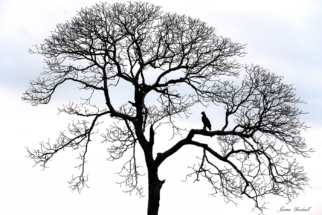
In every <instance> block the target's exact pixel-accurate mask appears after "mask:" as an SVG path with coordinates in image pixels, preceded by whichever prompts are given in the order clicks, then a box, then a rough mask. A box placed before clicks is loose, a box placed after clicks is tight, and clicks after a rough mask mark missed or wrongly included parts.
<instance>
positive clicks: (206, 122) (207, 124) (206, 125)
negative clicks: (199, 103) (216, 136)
mask: <svg viewBox="0 0 322 215" xmlns="http://www.w3.org/2000/svg"><path fill="white" fill-rule="evenodd" d="M201 114H202V117H201V120H202V122H203V129H202V130H206V128H208V129H209V131H211V124H210V121H209V119H208V118H207V116H206V114H205V112H203V111H202V112H201Z"/></svg>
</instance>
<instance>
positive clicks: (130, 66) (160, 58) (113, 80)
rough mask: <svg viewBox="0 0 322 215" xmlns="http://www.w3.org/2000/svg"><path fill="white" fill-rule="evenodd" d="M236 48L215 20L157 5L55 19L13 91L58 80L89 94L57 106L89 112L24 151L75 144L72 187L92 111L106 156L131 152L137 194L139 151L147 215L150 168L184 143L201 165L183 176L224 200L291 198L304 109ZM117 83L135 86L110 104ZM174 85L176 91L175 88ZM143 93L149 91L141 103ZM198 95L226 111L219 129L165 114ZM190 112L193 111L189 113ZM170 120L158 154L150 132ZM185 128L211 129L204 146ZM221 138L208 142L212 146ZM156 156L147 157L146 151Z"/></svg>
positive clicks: (151, 200) (183, 109)
mask: <svg viewBox="0 0 322 215" xmlns="http://www.w3.org/2000/svg"><path fill="white" fill-rule="evenodd" d="M244 48H245V47H244V45H241V44H239V43H234V42H232V41H231V40H230V39H228V38H225V37H222V36H218V35H217V34H216V33H215V30H214V28H213V27H209V26H207V25H206V23H204V22H202V21H200V20H198V19H193V18H191V17H188V16H182V15H178V14H172V13H165V12H162V11H161V10H160V7H159V6H155V5H152V4H149V3H142V2H128V3H125V4H120V3H115V4H111V5H110V4H105V3H100V4H96V5H95V6H93V7H91V8H84V9H81V10H80V11H79V12H78V14H77V16H76V17H74V18H72V20H71V21H70V22H66V23H64V24H58V25H57V28H56V30H55V31H54V32H53V33H52V35H51V36H50V37H49V38H48V39H46V40H45V41H44V43H43V44H41V45H39V46H36V48H35V50H30V53H32V54H41V55H42V56H44V57H45V63H46V64H47V69H45V71H44V72H43V73H42V76H41V77H40V78H38V79H37V80H35V81H31V83H30V88H29V89H28V90H27V91H26V92H25V94H24V96H23V100H25V101H28V102H30V103H31V104H32V105H38V104H48V103H49V101H50V99H51V97H52V95H53V94H54V92H55V90H56V89H57V87H59V86H60V85H62V84H63V83H65V82H66V81H73V82H76V83H79V84H80V85H81V89H84V90H88V91H90V92H91V94H90V96H89V97H88V98H87V99H86V101H85V102H84V103H82V104H79V105H74V104H72V103H71V104H69V105H67V106H64V107H63V108H61V109H59V110H60V112H65V113H67V114H70V115H76V116H78V117H80V118H84V117H87V119H91V120H90V121H87V120H79V121H74V122H73V123H72V124H71V125H70V126H69V128H68V131H67V132H61V133H60V136H59V137H58V138H57V140H56V142H55V143H50V142H42V143H41V148H40V149H37V150H29V149H28V153H29V157H30V158H31V159H33V160H34V161H35V163H36V164H39V165H40V166H42V167H44V168H45V167H46V164H47V162H48V161H49V160H50V159H51V158H52V157H53V156H54V155H55V154H56V153H58V152H59V151H61V150H63V149H65V148H68V147H69V148H72V149H74V150H79V151H80V156H79V159H80V161H81V162H80V164H79V166H78V168H79V170H80V174H79V175H78V176H77V177H73V178H72V180H71V182H70V184H71V188H72V189H73V190H78V191H81V190H82V189H83V188H84V187H85V186H86V182H87V179H88V178H87V176H86V175H85V169H84V168H85V163H86V153H87V149H88V145H89V143H90V141H91V138H92V135H93V133H95V132H94V128H95V127H97V126H98V124H99V121H98V119H102V118H104V117H107V116H110V117H112V118H113V120H118V121H117V123H112V124H111V126H110V127H109V128H108V129H107V132H106V133H104V134H101V136H102V137H103V141H106V142H108V143H112V144H114V145H112V146H110V148H109V153H110V159H111V160H116V159H119V158H122V156H123V154H124V153H132V156H131V158H130V160H128V161H127V162H126V163H125V164H124V166H123V168H122V171H121V174H122V175H123V176H124V181H123V183H124V184H125V185H127V186H128V187H129V190H128V191H129V192H133V191H134V192H137V193H138V194H139V195H142V187H140V186H139V184H138V179H139V176H140V175H141V173H140V172H139V171H138V167H139V166H138V164H137V157H136V150H137V149H138V148H141V149H142V150H143V152H144V158H145V162H146V167H147V173H148V174H147V177H148V182H149V186H148V212H147V213H148V215H156V214H158V209H159V201H160V190H161V188H162V185H163V184H164V180H160V179H159V177H158V169H159V167H160V166H161V165H162V163H163V162H164V161H165V160H167V159H168V158H169V157H170V156H172V155H174V154H175V153H176V152H177V151H178V150H180V149H181V148H182V147H183V146H185V145H193V146H195V147H197V148H201V151H202V157H200V163H198V164H195V165H194V166H193V167H191V169H192V172H190V173H189V174H188V175H187V176H188V177H191V176H193V177H195V180H197V181H198V180H199V179H200V178H201V177H204V178H206V179H207V181H208V182H209V183H210V184H211V186H212V187H213V189H214V191H215V192H214V195H215V194H217V193H221V194H222V195H223V196H224V199H225V200H226V201H233V202H234V201H235V199H236V198H241V197H242V196H247V197H248V198H250V199H252V200H254V203H255V207H257V208H259V209H260V210H262V209H263V208H264V205H263V203H262V201H261V199H262V197H264V196H265V195H268V194H273V195H277V196H282V197H286V198H288V199H289V200H291V199H292V198H294V197H296V196H297V195H298V193H299V191H301V190H303V189H304V188H305V186H306V185H307V182H308V178H307V176H306V174H305V173H304V172H303V167H301V166H299V164H298V163H297V162H296V160H295V159H294V156H295V155H301V156H304V157H309V152H311V151H313V150H311V149H307V146H306V144H305V142H304V139H303V138H302V137H301V134H300V132H301V130H303V129H306V128H307V126H306V125H305V124H304V123H302V122H301V121H300V120H299V116H300V115H301V114H304V113H303V112H302V111H301V110H299V109H298V108H297V107H296V104H298V103H302V102H303V101H301V100H300V99H299V98H297V97H296V95H295V93H294V88H293V87H292V86H289V85H286V84H283V83H282V78H281V77H279V76H277V75H275V74H273V73H270V72H268V71H266V70H265V69H262V68H261V67H259V66H243V65H241V64H239V63H238V62H237V61H236V60H235V58H236V57H241V56H244V54H245V53H244ZM240 70H244V71H245V74H246V75H245V78H244V79H243V81H242V83H241V85H240V86H237V85H234V84H233V83H232V82H230V81H228V80H227V81H223V79H222V77H224V76H236V77H238V75H239V73H240ZM120 81H125V82H128V83H130V84H131V85H132V86H133V89H134V90H133V91H130V92H129V93H133V100H132V101H128V102H127V103H126V104H124V105H122V106H121V107H118V108H117V107H115V104H113V101H112V100H111V95H110V90H111V88H115V87H116V88H117V87H119V82H120ZM180 87H184V88H185V92H186V93H185V94H183V93H179V91H178V90H179V89H180ZM94 92H102V95H103V99H104V101H105V103H106V106H105V107H104V108H101V107H97V106H95V104H91V96H92V94H93V93H94ZM148 94H154V95H155V98H157V99H156V100H155V102H154V104H153V105H148V104H147V103H146V98H147V95H148ZM198 103H201V104H202V105H204V106H208V105H210V104H216V105H221V107H223V108H225V110H226V112H225V121H224V123H223V125H222V127H221V128H219V129H218V128H217V129H218V130H212V131H207V130H205V129H192V130H190V131H185V128H182V127H179V126H178V125H177V124H176V122H174V120H173V119H174V117H176V116H178V115H184V116H187V117H188V116H189V114H190V113H189V110H190V108H191V107H193V106H194V105H196V104H198ZM198 114H199V113H198ZM163 126H168V127H169V126H170V127H171V128H172V131H173V136H177V135H178V134H180V135H184V136H182V139H181V140H180V141H178V142H176V143H174V144H173V146H172V147H171V148H169V149H168V150H166V151H164V152H159V153H154V152H153V147H154V144H155V143H157V142H158V141H157V138H156V137H155V131H156V130H157V129H159V128H160V127H163ZM195 135H201V136H209V137H214V136H216V137H217V143H212V145H208V144H206V143H202V142H198V141H196V140H194V136H195ZM215 144H217V146H218V144H219V145H220V148H221V150H220V151H218V150H217V151H216V150H214V148H213V145H215ZM154 155H155V156H154Z"/></svg>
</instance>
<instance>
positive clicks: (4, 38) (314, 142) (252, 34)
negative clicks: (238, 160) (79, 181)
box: [0, 0, 322, 215]
mask: <svg viewBox="0 0 322 215" xmlns="http://www.w3.org/2000/svg"><path fill="white" fill-rule="evenodd" d="M97 2H99V1H95V0H56V1H47V0H0V114H1V115H0V119H1V123H0V134H1V139H0V169H1V177H0V185H1V190H0V202H1V203H0V205H1V207H0V214H6V215H11V214H34V215H40V214H46V215H50V214H55V215H56V214H78V215H83V214H96V215H100V214H130V213H131V214H145V213H146V206H147V197H144V198H139V197H138V196H136V195H134V194H132V196H129V195H128V194H125V193H123V192H122V188H120V187H119V185H117V184H116V183H115V181H118V180H119V179H120V178H119V177H118V176H117V175H116V174H114V173H115V172H116V171H118V170H119V169H120V167H121V164H122V161H121V162H116V164H113V163H111V162H108V161H106V157H107V152H106V147H107V146H106V145H104V144H100V143H99V140H98V141H97V142H96V143H94V142H93V144H92V145H91V146H90V153H89V158H88V160H89V164H88V167H87V173H88V174H89V176H90V181H89V185H90V188H89V189H85V190H84V191H83V192H82V193H81V194H78V193H77V192H71V190H70V189H69V188H68V183H67V180H70V178H71V176H72V174H73V173H75V170H74V168H73V166H74V165H76V164H77V163H76V162H75V157H76V156H77V154H75V153H70V152H69V151H66V152H63V153H60V154H59V155H58V156H57V157H55V158H54V159H53V161H52V162H50V165H49V166H50V168H49V169H46V170H45V171H42V170H41V168H40V167H38V166H37V167H34V168H32V166H33V162H32V161H31V160H30V159H27V158H26V157H25V156H26V155H27V153H26V148H25V147H27V146H28V147H30V148H37V147H38V144H39V142H40V141H44V140H47V139H48V138H50V139H52V140H55V138H56V137H57V135H58V132H59V131H60V130H64V129H65V128H66V126H67V125H68V123H69V122H70V121H71V120H72V118H70V117H67V116H65V115H63V114H61V115H57V113H58V111H57V107H61V105H62V104H68V101H69V100H70V99H71V98H72V97H74V96H77V97H79V96H81V94H80V93H81V92H79V91H78V90H77V88H76V87H75V85H72V86H63V87H62V89H60V90H58V92H57V94H56V95H55V96H54V98H53V100H52V101H51V102H50V103H49V104H48V105H42V106H38V107H32V106H31V105H30V104H28V103H26V102H22V101H21V96H22V93H23V92H24V91H25V90H26V89H27V88H28V82H29V81H30V80H32V79H35V78H36V77H37V76H38V75H39V74H40V72H41V71H42V70H43V67H44V66H45V65H44V64H43V58H42V57H41V56H37V55H31V54H29V53H28V49H29V48H32V47H33V45H35V44H40V43H42V42H43V40H44V39H45V38H46V37H48V36H49V35H50V32H51V31H53V30H54V29H55V26H56V24H58V23H63V22H65V21H67V20H70V19H71V17H73V16H74V15H76V11H79V10H80V9H81V8H82V7H89V6H92V5H94V4H95V3H97ZM107 2H108V3H114V2H116V1H107ZM118 2H125V1H118ZM147 2H151V3H154V4H156V5H160V6H162V7H163V11H169V12H175V13H178V14H186V15H188V16H191V17H193V18H199V19H200V20H202V21H205V22H207V23H208V25H210V26H214V27H215V28H216V31H217V33H218V34H219V35H222V36H225V37H229V38H231V39H232V41H234V42H239V43H242V44H247V46H246V52H247V53H248V54H247V55H246V56H245V57H243V58H241V59H239V61H240V62H242V63H247V64H254V65H260V66H262V67H263V68H266V69H269V70H270V71H271V72H274V73H276V74H278V75H281V76H284V82H285V83H287V84H293V86H294V87H295V88H296V89H297V90H296V93H297V95H298V96H299V97H301V98H302V99H303V100H304V101H306V102H307V104H305V105H301V106H300V108H302V109H303V110H304V111H307V112H309V114H307V115H304V116H302V118H301V119H302V120H303V121H305V122H306V124H307V125H308V126H310V127H311V128H310V129H309V130H307V131H306V132H304V133H303V136H304V137H305V138H306V142H307V144H308V146H309V147H312V148H314V149H315V150H316V151H317V152H315V153H314V154H312V158H310V159H299V161H300V162H301V164H303V165H304V166H305V168H306V172H308V175H309V177H310V178H311V188H308V189H307V190H306V193H303V194H302V195H300V196H299V198H298V199H297V200H295V201H294V202H292V203H290V204H286V203H287V201H286V200H285V199H282V198H268V200H267V201H269V202H270V203H269V204H268V205H267V207H268V208H269V209H268V210H267V211H266V213H265V214H276V212H277V211H278V210H279V208H280V207H283V206H284V207H286V208H292V209H293V208H294V207H305V208H308V207H312V209H311V210H310V211H309V212H303V214H310V215H311V214H321V213H322V205H321V200H319V199H320V198H321V197H320V194H321V193H322V186H321V185H320V184H321V183H320V181H321V176H322V169H321V162H322V156H321V155H322V154H321V152H320V151H321V147H320V144H321V140H320V139H321V138H320V134H321V131H322V130H321V129H322V114H321V109H322V100H321V98H322V96H321V92H322V84H321V80H322V73H321V68H322V59H321V56H322V42H321V38H322V28H321V23H322V3H321V1H318V0H317V1H313V0H312V1H310V0H306V1H304V0H303V1H297V0H287V1H286V0H278V1H275V0H269V1H268V0H265V1H258V0H256V1H239V0H234V1H232V0H209V1H207V0H194V1H192V0H186V1H185V0H150V1H147ZM73 89H74V90H73ZM125 92H126V91H125ZM122 93H123V91H122ZM200 110H201V109H200ZM200 110H199V109H198V111H197V112H198V115H197V117H193V118H192V121H189V123H192V124H193V123H200V118H199V117H200V116H199V112H200ZM206 111H208V112H209V111H210V110H206ZM209 115H210V117H212V118H213V119H214V118H216V117H217V116H216V114H215V113H211V114H209ZM183 123H185V122H183ZM214 124H216V123H214ZM215 129H216V128H215ZM167 144H168V143H167ZM170 145H171V144H170V143H169V144H168V145H167V146H170ZM180 156H183V157H185V159H181V157H180ZM180 156H178V157H175V158H172V163H171V165H170V163H169V165H168V164H167V165H165V166H166V168H164V169H162V170H160V175H161V178H162V177H164V178H165V179H167V181H166V183H165V185H164V187H163V189H162V191H161V202H160V203H161V207H160V215H172V214H173V215H174V214H203V215H214V214H224V213H225V214H237V213H238V214H257V213H256V212H257V211H256V212H250V211H251V209H252V206H253V202H251V201H250V200H247V199H246V198H245V199H244V201H238V203H239V204H238V205H237V206H235V205H234V204H231V203H229V204H225V203H224V201H223V198H222V197H221V196H220V195H218V196H217V197H216V198H214V197H212V196H210V195H209V193H211V190H209V186H208V184H207V182H206V181H204V182H203V183H193V181H192V180H189V181H188V182H185V183H183V182H181V180H184V179H185V174H186V173H188V169H187V166H189V165H192V164H193V163H191V162H190V163H183V160H184V161H186V160H189V159H190V158H189V156H190V155H187V154H184V153H181V154H180ZM142 182H143V183H144V180H143V181H142ZM145 191H146V192H145V194H146V195H147V189H145ZM285 213H287V212H285ZM287 214H298V213H293V212H288V213H287Z"/></svg>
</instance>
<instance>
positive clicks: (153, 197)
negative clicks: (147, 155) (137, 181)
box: [148, 170, 164, 215]
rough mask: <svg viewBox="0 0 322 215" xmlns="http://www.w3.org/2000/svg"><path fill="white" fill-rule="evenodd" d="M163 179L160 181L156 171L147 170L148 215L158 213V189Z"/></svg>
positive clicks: (156, 214) (159, 189)
mask: <svg viewBox="0 0 322 215" xmlns="http://www.w3.org/2000/svg"><path fill="white" fill-rule="evenodd" d="M163 183H164V181H160V180H159V177H158V172H157V170H156V171H149V200H148V215H158V213H159V206H160V204H159V202H160V191H161V187H162V185H163Z"/></svg>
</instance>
